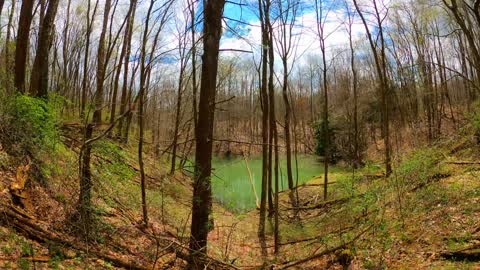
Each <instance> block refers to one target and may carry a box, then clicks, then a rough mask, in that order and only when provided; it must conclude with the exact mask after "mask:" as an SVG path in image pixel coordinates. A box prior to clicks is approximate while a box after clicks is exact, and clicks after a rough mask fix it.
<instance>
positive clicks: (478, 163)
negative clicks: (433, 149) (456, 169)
mask: <svg viewBox="0 0 480 270" xmlns="http://www.w3.org/2000/svg"><path fill="white" fill-rule="evenodd" d="M445 163H447V164H454V165H480V161H448V162H445Z"/></svg>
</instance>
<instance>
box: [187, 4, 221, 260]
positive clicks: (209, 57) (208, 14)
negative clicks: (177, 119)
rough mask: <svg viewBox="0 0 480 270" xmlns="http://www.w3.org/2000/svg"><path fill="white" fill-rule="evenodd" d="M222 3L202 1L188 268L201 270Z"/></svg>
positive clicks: (206, 229)
mask: <svg viewBox="0 0 480 270" xmlns="http://www.w3.org/2000/svg"><path fill="white" fill-rule="evenodd" d="M224 5H225V0H215V1H213V0H206V1H204V11H203V12H204V25H203V56H202V60H203V61H202V78H201V82H200V83H201V85H200V101H199V114H198V128H197V129H198V132H197V133H196V138H195V141H196V145H197V147H196V149H195V171H194V183H193V199H192V224H191V237H190V248H191V250H192V252H191V253H190V255H191V257H192V260H191V261H190V262H189V265H188V268H190V269H203V268H205V267H206V265H205V264H204V263H203V262H196V261H195V254H196V253H198V252H200V253H203V254H207V236H208V232H209V231H210V230H211V228H212V226H213V224H212V222H210V221H209V216H210V213H211V208H212V190H211V179H210V177H211V171H212V146H213V124H214V115H215V96H216V83H217V70H218V54H219V46H220V37H221V34H222V15H223V8H224Z"/></svg>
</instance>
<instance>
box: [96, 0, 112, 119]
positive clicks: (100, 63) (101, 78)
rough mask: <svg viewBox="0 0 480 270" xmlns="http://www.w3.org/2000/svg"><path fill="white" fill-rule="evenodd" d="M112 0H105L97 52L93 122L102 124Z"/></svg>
mask: <svg viewBox="0 0 480 270" xmlns="http://www.w3.org/2000/svg"><path fill="white" fill-rule="evenodd" d="M111 5H112V0H106V1H105V8H104V10H103V25H102V32H101V33H100V39H99V41H98V52H97V91H96V93H95V112H94V113H93V122H94V123H95V124H100V123H101V122H102V107H103V85H104V82H105V70H106V66H107V63H106V62H105V60H106V55H105V54H106V48H105V36H106V34H107V26H108V15H109V14H110V7H111Z"/></svg>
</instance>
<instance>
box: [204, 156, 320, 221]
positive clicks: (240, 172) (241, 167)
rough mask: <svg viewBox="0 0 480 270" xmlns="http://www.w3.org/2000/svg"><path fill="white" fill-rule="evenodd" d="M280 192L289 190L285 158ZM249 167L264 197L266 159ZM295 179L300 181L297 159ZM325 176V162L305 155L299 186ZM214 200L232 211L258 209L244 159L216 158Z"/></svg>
mask: <svg viewBox="0 0 480 270" xmlns="http://www.w3.org/2000/svg"><path fill="white" fill-rule="evenodd" d="M279 165H280V166H279V177H280V181H279V187H280V190H285V189H288V183H287V178H286V174H287V167H286V161H285V159H284V158H280V164H279ZM248 167H249V168H250V172H251V174H252V180H253V182H254V184H255V189H256V192H257V195H258V196H259V197H260V193H261V182H262V159H261V158H251V159H248ZM292 170H293V180H294V182H296V169H295V160H294V159H292ZM322 174H323V163H321V162H319V161H318V158H317V157H316V156H309V155H303V156H299V157H298V184H299V185H301V184H303V183H305V182H307V181H308V180H310V179H312V178H314V177H316V176H319V175H322ZM212 185H213V197H214V199H215V200H216V201H217V202H219V203H221V204H222V205H223V206H224V207H225V208H227V209H228V210H230V211H232V212H235V213H243V212H247V211H250V210H253V209H255V207H256V205H255V195H254V193H253V191H252V186H251V184H250V178H249V174H248V170H247V166H246V164H245V160H244V159H243V158H242V157H238V158H237V157H235V158H228V159H227V158H223V159H220V158H214V160H213V171H212Z"/></svg>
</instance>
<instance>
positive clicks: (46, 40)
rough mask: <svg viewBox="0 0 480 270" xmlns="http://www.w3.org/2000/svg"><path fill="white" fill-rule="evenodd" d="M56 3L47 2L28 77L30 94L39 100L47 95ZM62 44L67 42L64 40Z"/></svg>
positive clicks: (54, 0) (56, 1) (52, 0)
mask: <svg viewBox="0 0 480 270" xmlns="http://www.w3.org/2000/svg"><path fill="white" fill-rule="evenodd" d="M58 3H59V0H50V1H48V8H47V11H46V14H45V18H44V19H43V24H42V27H41V29H40V35H39V39H38V46H37V55H36V56H35V60H34V62H33V69H32V75H31V77H30V93H31V94H35V95H36V96H37V97H41V98H46V97H47V94H48V66H49V61H48V56H49V54H50V46H51V44H52V35H53V30H54V29H53V27H54V24H53V23H54V21H55V16H56V14H57V10H58ZM64 42H67V41H66V40H65V41H64Z"/></svg>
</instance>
